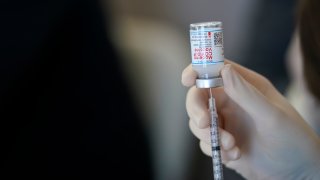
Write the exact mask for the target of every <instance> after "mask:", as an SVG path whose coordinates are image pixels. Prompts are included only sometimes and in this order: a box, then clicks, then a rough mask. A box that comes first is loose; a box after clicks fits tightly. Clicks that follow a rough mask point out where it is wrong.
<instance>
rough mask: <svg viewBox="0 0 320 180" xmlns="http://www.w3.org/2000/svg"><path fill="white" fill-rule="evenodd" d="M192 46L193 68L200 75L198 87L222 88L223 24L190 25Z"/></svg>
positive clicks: (217, 22)
mask: <svg viewBox="0 0 320 180" xmlns="http://www.w3.org/2000/svg"><path fill="white" fill-rule="evenodd" d="M190 45H191V57H192V68H193V69H194V70H195V71H196V72H197V74H198V79H197V82H196V84H197V86H198V87H200V88H210V87H217V86H221V85H222V79H221V78H220V77H219V73H220V70H221V69H222V67H223V65H224V52H223V29H222V22H219V21H212V22H201V23H195V24H190Z"/></svg>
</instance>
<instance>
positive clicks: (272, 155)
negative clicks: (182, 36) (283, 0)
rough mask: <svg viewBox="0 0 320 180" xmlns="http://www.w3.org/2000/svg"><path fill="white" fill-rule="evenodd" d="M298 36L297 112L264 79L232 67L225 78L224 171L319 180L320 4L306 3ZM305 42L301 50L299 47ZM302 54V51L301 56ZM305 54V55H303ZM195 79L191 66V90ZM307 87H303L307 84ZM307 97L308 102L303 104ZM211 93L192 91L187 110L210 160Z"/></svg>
mask: <svg viewBox="0 0 320 180" xmlns="http://www.w3.org/2000/svg"><path fill="white" fill-rule="evenodd" d="M299 5H300V6H299V11H300V12H299V15H298V24H297V26H298V30H297V34H294V36H293V41H292V46H291V47H290V50H289V56H288V58H294V59H292V60H288V62H289V65H290V72H292V75H293V77H294V79H293V80H298V82H293V84H296V83H297V84H298V85H300V87H297V86H293V88H292V89H295V88H297V89H295V90H293V94H294V95H298V98H296V99H302V100H303V101H301V102H297V101H295V103H296V105H297V107H301V106H303V105H306V106H307V107H311V106H312V105H314V106H313V107H312V108H311V109H306V108H302V109H297V110H298V111H300V112H301V115H300V114H299V113H298V112H297V110H296V109H295V108H294V107H293V106H292V105H291V104H290V103H289V102H288V100H287V99H286V98H284V96H283V95H281V94H280V93H279V92H278V91H277V90H276V88H275V87H274V86H273V85H272V84H271V83H270V81H269V80H267V79H266V78H265V77H263V76H261V75H260V74H258V73H256V72H254V71H251V70H249V69H246V68H244V67H242V66H240V65H238V64H235V63H233V62H231V61H227V62H226V64H227V65H226V66H225V67H224V68H223V69H222V71H221V75H222V78H223V79H224V88H223V89H222V88H217V89H215V90H214V94H215V98H216V102H217V109H218V111H219V112H218V113H219V115H220V116H219V117H220V118H221V119H222V121H223V123H222V126H221V131H220V132H221V145H222V149H223V151H222V157H223V161H224V163H225V165H226V166H227V167H229V168H232V169H235V170H236V171H237V172H238V173H239V174H241V175H242V176H243V177H245V178H247V179H319V177H320V174H319V168H320V159H319V153H320V138H319V116H318V112H319V109H317V108H319V101H320V98H319V95H320V88H319V84H318V78H319V77H320V73H319V70H320V66H319V62H320V56H319V52H320V51H319V49H320V46H319V42H320V39H319V37H320V36H319V34H320V29H319V27H320V26H319V22H320V16H319V13H318V12H319V11H318V10H319V8H320V3H319V2H318V1H316V0H301V2H300V4H299ZM300 42H301V46H299V43H300ZM300 48H301V50H300ZM300 51H301V52H302V53H301V54H302V55H300ZM195 77H196V74H195V73H194V72H193V71H192V70H191V66H189V67H188V68H187V69H186V70H185V71H184V73H183V75H182V82H183V84H184V85H187V86H191V85H193V83H194V80H195ZM302 82H303V83H302ZM304 96H307V98H302V97H304ZM207 99H208V94H207V92H204V91H201V90H198V89H196V88H194V87H193V88H191V89H190V90H189V93H188V96H187V110H188V113H189V116H190V118H191V120H190V128H191V131H192V132H193V133H194V135H195V136H197V137H198V138H199V139H200V140H201V142H200V147H201V149H202V151H203V152H204V153H205V154H207V155H210V154H211V148H210V136H209V134H210V133H209V128H208V124H209V118H208V116H209V115H206V114H208V112H206V102H207ZM306 113H307V114H306Z"/></svg>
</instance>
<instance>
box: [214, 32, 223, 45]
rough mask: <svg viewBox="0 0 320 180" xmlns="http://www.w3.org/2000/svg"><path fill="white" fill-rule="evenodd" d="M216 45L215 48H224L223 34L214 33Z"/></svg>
mask: <svg viewBox="0 0 320 180" xmlns="http://www.w3.org/2000/svg"><path fill="white" fill-rule="evenodd" d="M213 37H214V45H215V46H222V45H223V44H222V43H223V42H222V32H215V33H214V36H213Z"/></svg>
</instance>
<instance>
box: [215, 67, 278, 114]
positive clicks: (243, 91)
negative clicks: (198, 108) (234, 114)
mask: <svg viewBox="0 0 320 180" xmlns="http://www.w3.org/2000/svg"><path fill="white" fill-rule="evenodd" d="M221 76H222V78H223V83H224V91H225V93H226V94H227V95H228V96H229V97H230V98H231V99H232V100H233V101H234V102H235V103H236V104H238V105H239V106H240V107H241V108H242V109H243V110H244V111H246V112H247V113H248V114H249V115H250V116H252V118H253V119H255V120H258V119H261V118H262V117H270V115H271V114H270V113H276V112H277V111H276V108H275V107H274V106H273V105H272V103H271V102H269V100H268V99H267V98H266V97H265V95H264V94H262V93H261V92H260V91H259V90H258V89H257V88H256V87H254V86H253V85H252V84H250V83H249V82H248V81H246V80H245V79H244V78H243V77H242V76H241V75H240V74H239V73H238V72H237V71H236V70H235V69H234V68H233V67H232V66H231V65H230V64H228V65H226V66H225V67H224V68H223V69H222V71H221Z"/></svg>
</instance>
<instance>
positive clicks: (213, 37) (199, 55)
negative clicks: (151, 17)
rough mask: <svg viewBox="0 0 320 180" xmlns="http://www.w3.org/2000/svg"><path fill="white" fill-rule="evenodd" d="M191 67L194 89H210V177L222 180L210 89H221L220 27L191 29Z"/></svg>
mask: <svg viewBox="0 0 320 180" xmlns="http://www.w3.org/2000/svg"><path fill="white" fill-rule="evenodd" d="M190 44H191V56H192V67H193V69H194V70H195V71H196V72H197V74H198V78H197V80H196V86H197V88H206V89H209V90H208V91H209V92H208V93H209V94H210V99H209V110H210V115H211V123H210V134H211V147H212V162H213V176H214V179H215V180H223V166H222V161H221V150H220V141H219V131H218V129H219V124H218V114H217V109H216V105H215V99H214V98H213V96H212V88H215V87H221V86H222V85H223V82H222V78H221V77H219V72H220V70H221V69H222V67H223V65H224V54H223V32H222V23H221V22H218V21H214V22H203V23H196V24H191V25H190Z"/></svg>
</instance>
